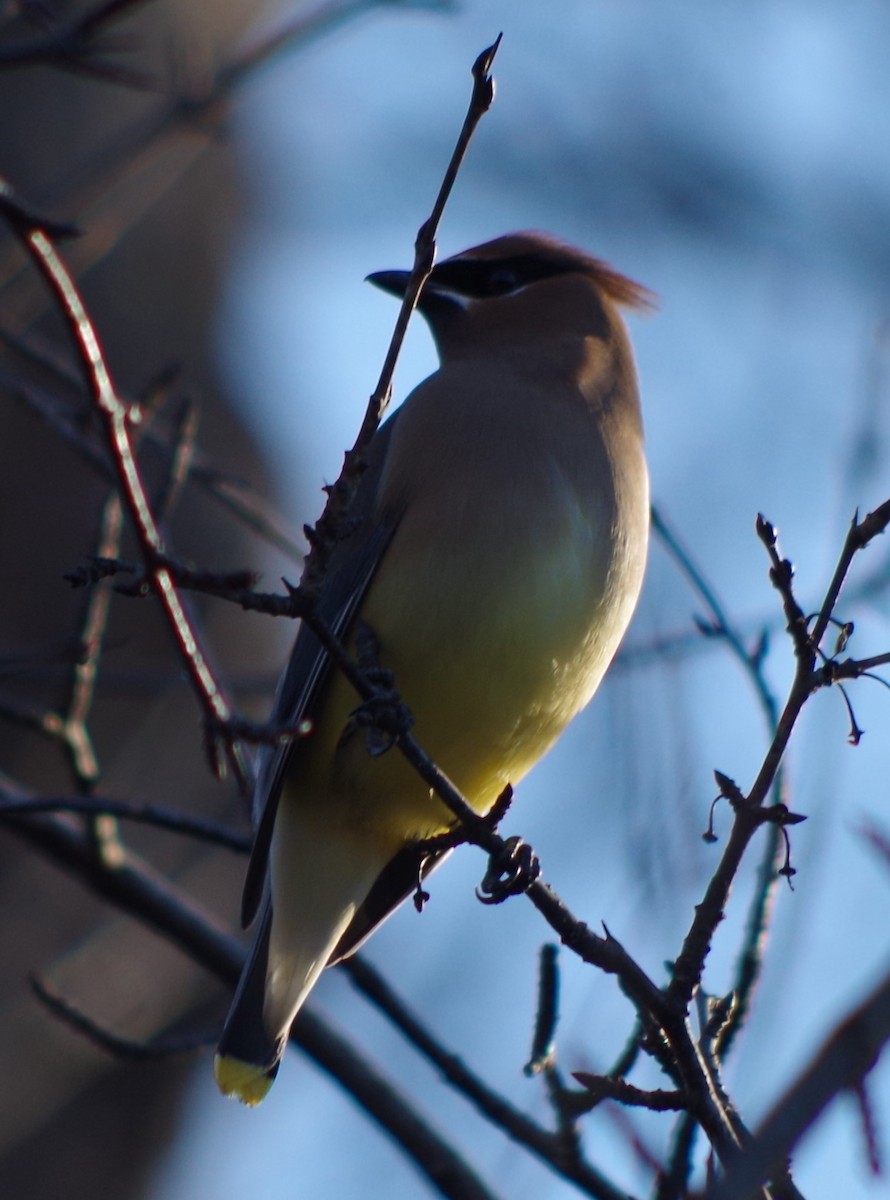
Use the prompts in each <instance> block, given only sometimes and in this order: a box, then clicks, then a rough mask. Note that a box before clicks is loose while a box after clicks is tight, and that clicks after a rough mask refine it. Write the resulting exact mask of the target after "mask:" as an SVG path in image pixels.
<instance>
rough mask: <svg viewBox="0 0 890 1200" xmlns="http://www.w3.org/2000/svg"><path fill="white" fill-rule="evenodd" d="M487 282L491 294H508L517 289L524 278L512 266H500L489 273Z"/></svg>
mask: <svg viewBox="0 0 890 1200" xmlns="http://www.w3.org/2000/svg"><path fill="white" fill-rule="evenodd" d="M487 282H488V294H489V295H490V296H506V295H507V293H508V292H515V291H516V289H517V288H518V287H519V286H520V284H521V283H522V279H521V278H520V276H519V272H518V271H514V270H513V269H512V268H510V267H498V268H497V269H496V270H494V271H492V272H491V273H490V274H489V276H488V280H487Z"/></svg>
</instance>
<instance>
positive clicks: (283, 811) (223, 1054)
mask: <svg viewBox="0 0 890 1200" xmlns="http://www.w3.org/2000/svg"><path fill="white" fill-rule="evenodd" d="M295 808H296V806H291V805H288V804H283V805H282V806H281V807H280V809H279V812H278V816H277V819H276V828H275V837H274V840H273V847H272V879H273V886H272V889H271V897H268V896H267V898H266V900H265V901H264V903H263V908H262V915H261V917H260V922H259V925H258V928H257V935H256V938H255V940H254V945H253V949H252V951H251V954H250V957H249V959H248V961H247V965H246V966H245V968H244V972H243V974H242V976H241V981H240V983H239V985H238V990H237V991H236V993H235V998H234V1001H233V1003H232V1008H231V1011H230V1012H229V1016H228V1019H227V1020H226V1024H225V1028H224V1030H223V1034H222V1037H221V1038H220V1042H219V1046H218V1048H217V1053H216V1058H215V1059H214V1064H213V1067H214V1073H215V1075H216V1082H217V1085H218V1087H219V1089H220V1091H221V1092H223V1094H224V1095H226V1096H233V1097H236V1098H237V1099H238V1100H240V1101H241V1102H242V1103H243V1104H247V1105H254V1104H259V1102H260V1101H261V1100H262V1099H263V1097H264V1096H265V1095H266V1093H267V1092H268V1090H269V1088H270V1087H271V1086H272V1082H273V1080H274V1079H275V1075H276V1073H277V1071H278V1064H279V1062H280V1060H281V1056H282V1054H283V1053H284V1048H285V1046H286V1045H287V1038H288V1034H289V1032H290V1027H291V1024H292V1022H293V1020H294V1017H295V1016H296V1015H297V1012H298V1011H299V1009H300V1006H301V1005H302V1004H303V1002H304V1000H305V999H306V997H307V995H308V994H309V992H310V991H311V989H312V987H313V986H314V985H315V983H316V981H317V979H318V977H319V975H320V974H321V972H322V971H323V970H324V967H325V965H326V964H327V962H328V959H329V958H330V957H331V952H332V951H333V949H334V947H335V946H336V945H337V943H338V942H339V941H340V938H341V937H342V935H343V933H344V932H345V931H346V929H347V928H348V926H349V924H350V922H351V921H352V918H353V917H354V916H355V913H356V910H357V909H358V907H359V905H360V904H361V903H362V901H363V900H364V899H365V897H366V895H367V894H368V891H369V890H370V888H371V885H372V884H373V883H374V880H375V879H376V878H377V876H378V875H379V874H380V872H381V870H382V869H383V867H384V866H385V864H386V861H387V859H388V857H389V856H390V855H391V853H392V851H391V850H389V849H384V848H383V847H382V846H381V845H380V844H379V843H378V842H376V840H375V839H369V838H368V837H367V835H365V836H355V835H354V834H350V833H347V832H346V831H344V830H343V829H342V828H340V829H339V830H337V831H336V833H333V835H332V830H331V829H330V828H324V826H323V823H322V822H316V821H314V820H313V815H312V813H311V812H310V813H305V812H304V813H300V812H299V811H294V810H295Z"/></svg>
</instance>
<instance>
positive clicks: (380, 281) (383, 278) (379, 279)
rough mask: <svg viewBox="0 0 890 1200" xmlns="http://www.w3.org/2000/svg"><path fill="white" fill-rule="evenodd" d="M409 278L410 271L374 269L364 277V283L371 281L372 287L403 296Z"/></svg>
mask: <svg viewBox="0 0 890 1200" xmlns="http://www.w3.org/2000/svg"><path fill="white" fill-rule="evenodd" d="M410 278H411V272H410V271H375V272H374V273H373V275H367V276H366V277H365V283H373V285H374V287H379V288H381V289H382V291H384V292H389V293H390V294H391V295H393V296H404V294H405V288H406V287H407V286H408V280H409V279H410Z"/></svg>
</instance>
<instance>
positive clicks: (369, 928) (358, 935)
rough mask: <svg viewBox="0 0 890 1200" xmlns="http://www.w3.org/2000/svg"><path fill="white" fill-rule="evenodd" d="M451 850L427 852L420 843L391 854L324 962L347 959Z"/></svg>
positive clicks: (331, 962) (329, 964) (333, 962)
mask: <svg viewBox="0 0 890 1200" xmlns="http://www.w3.org/2000/svg"><path fill="white" fill-rule="evenodd" d="M450 853H451V851H450V850H438V851H436V852H435V853H433V854H429V853H427V852H426V851H424V850H423V849H422V848H421V847H419V846H405V848H404V849H403V850H400V851H399V852H398V854H396V855H394V856H393V857H392V858H391V859H390V860H389V862H388V863H387V864H386V866H385V867H384V868H383V870H382V871H381V872H380V874H379V875H378V876H377V880H376V882H375V883H374V886H373V887H372V888H371V890H370V892H368V895H367V896H366V897H365V900H364V903H363V904H362V905H361V906H360V907H359V908H358V909H357V910H356V914H355V916H354V917H353V918H352V920H351V921H350V923H349V925H348V926H347V928H346V932H345V933H344V934H343V936H342V937H341V938H340V940H339V942H338V943H337V945H336V946H335V947H334V949H333V950H332V951H331V956H330V958H329V959H328V962H327V965H328V966H329V967H332V966H334V965H335V963H338V962H341V961H342V960H343V959H344V958H349V956H350V954H355V952H356V950H359V949H360V948H361V947H362V946H363V945H364V944H365V942H366V941H367V940H368V938H369V937H370V936H371V934H372V933H373V932H374V930H375V929H376V928H377V927H378V925H382V924H383V922H384V921H385V920H386V918H387V917H389V916H391V915H392V914H393V913H394V912H395V910H396V909H397V908H398V907H399V905H400V904H401V903H402V901H404V900H407V899H408V897H409V896H411V895H412V894H414V893H416V892H417V889H418V888H419V886H420V884H421V883H422V882H423V880H424V879H426V877H427V876H428V875H429V874H430V872H431V871H433V870H435V868H436V867H438V866H439V864H440V863H442V862H444V861H445V859H446V858H447V857H448V855H449V854H450Z"/></svg>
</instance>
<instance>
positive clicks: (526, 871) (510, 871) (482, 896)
mask: <svg viewBox="0 0 890 1200" xmlns="http://www.w3.org/2000/svg"><path fill="white" fill-rule="evenodd" d="M540 874H541V863H540V861H539V860H538V856H537V855H536V854H535V852H534V850H533V849H532V848H531V846H529V845H528V843H527V842H524V841H523V840H522V838H518V837H511V838H507V840H506V842H505V843H504V848H503V850H501V851H500V852H499V853H496V854H493V855H492V856H491V858H490V859H489V861H488V870H487V871H486V872H485V875H484V876H483V878H482V882H481V884H480V885H479V887H477V888H476V898H477V899H478V900H480V901H481V902H482V903H483V904H502V903H503V902H504V901H505V900H506V899H508V898H509V897H510V896H520V895H522V893H523V892H527V891H528V889H529V888H530V887H531V886H532V884H533V883H534V882H535V880H536V879H537V878H538V876H539V875H540Z"/></svg>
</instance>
